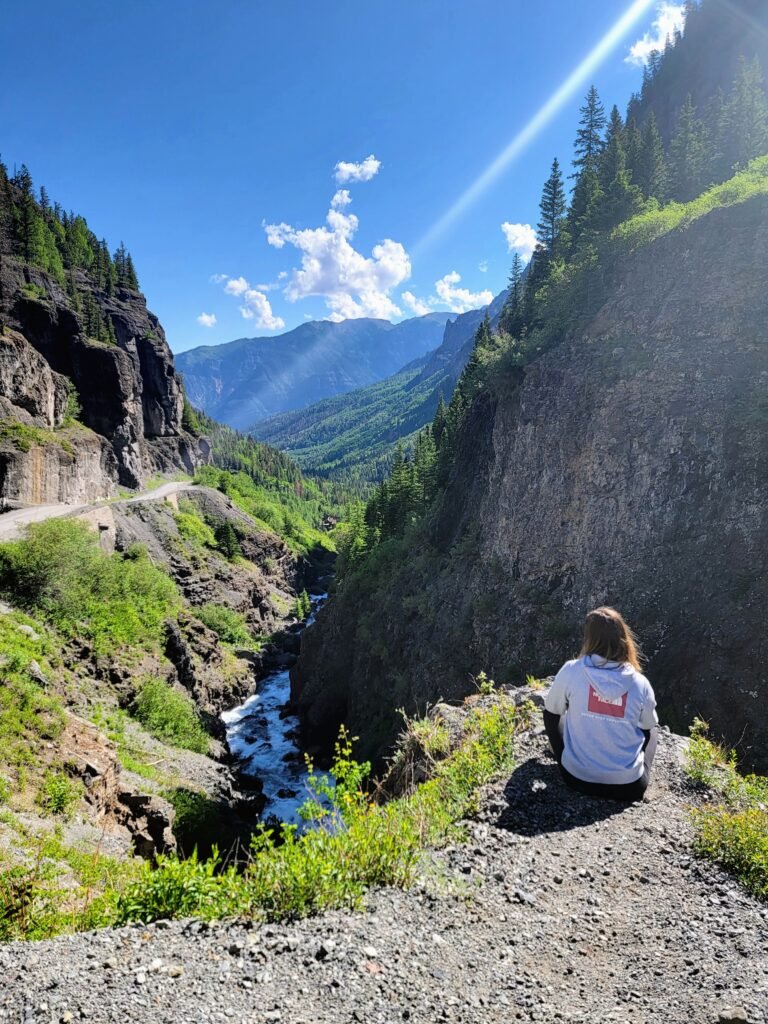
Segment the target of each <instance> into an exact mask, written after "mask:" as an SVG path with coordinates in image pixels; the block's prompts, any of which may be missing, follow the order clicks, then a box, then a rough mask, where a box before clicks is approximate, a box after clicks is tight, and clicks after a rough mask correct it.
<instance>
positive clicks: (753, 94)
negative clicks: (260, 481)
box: [341, 7, 768, 574]
mask: <svg viewBox="0 0 768 1024" xmlns="http://www.w3.org/2000/svg"><path fill="white" fill-rule="evenodd" d="M698 9H699V8H698V7H697V8H696V10H698ZM679 42H680V37H679V36H678V37H677V39H676V40H670V42H669V44H668V46H667V48H666V50H665V51H664V53H660V54H652V55H651V59H650V61H649V65H648V67H647V69H646V71H645V75H644V84H643V91H644V93H645V92H649V91H651V89H652V86H653V83H654V81H655V78H656V77H657V76H662V75H663V74H664V69H665V65H666V62H668V61H670V60H671V59H672V56H671V55H672V54H673V52H674V50H675V48H676V44H679ZM641 100H642V97H633V99H632V100H631V101H630V104H629V108H628V116H627V119H626V120H625V119H624V118H622V116H621V113H620V112H619V110H618V108H617V107H615V106H614V107H613V109H612V110H611V111H610V113H609V114H606V111H605V107H604V106H603V103H602V102H601V100H600V97H599V95H598V92H597V90H596V89H595V87H594V86H593V87H591V88H590V89H589V91H588V93H587V95H586V98H585V100H584V104H583V106H582V107H581V108H580V111H579V114H580V118H579V124H578V129H577V132H576V138H575V141H574V153H573V160H572V172H571V175H570V181H571V190H570V197H569V196H568V192H567V188H566V182H565V179H564V175H563V171H562V168H561V166H560V163H559V161H558V160H557V159H555V160H553V162H552V166H551V169H550V173H549V175H548V177H547V179H546V181H545V183H544V187H543V190H542V195H541V201H540V204H539V221H538V224H537V228H536V248H535V250H534V253H533V256H532V259H531V261H530V263H529V265H528V266H527V267H526V266H525V264H524V263H523V260H522V259H521V257H520V256H519V254H515V256H514V258H513V263H512V268H511V273H510V277H509V285H508V290H507V296H506V300H505V303H504V306H503V309H502V311H501V314H500V316H499V320H498V323H497V324H496V325H495V328H494V326H493V325H492V324H491V322H490V319H489V316H488V313H487V312H486V316H485V318H484V320H483V321H482V323H481V325H480V327H479V328H478V330H477V333H476V335H475V339H474V346H473V349H472V352H471V354H470V357H469V360H468V362H467V364H466V366H465V368H464V370H463V371H462V373H461V375H460V377H459V380H458V382H457V384H456V387H455V389H454V392H453V394H452V396H451V398H450V401H449V402H448V403H446V402H445V400H444V399H443V398H442V397H441V399H440V403H439V405H438V408H437V412H436V414H435V417H434V420H433V422H432V424H431V425H429V426H427V427H424V428H423V430H421V431H420V432H419V433H418V434H417V435H416V440H415V443H414V445H413V449H412V451H406V450H405V449H404V448H403V447H402V446H400V447H399V448H398V450H397V453H396V455H395V458H394V461H393V464H392V467H391V470H390V473H389V476H388V478H387V479H386V480H384V481H383V482H382V483H381V484H380V485H379V486H378V487H377V488H376V490H375V492H374V494H373V496H372V497H371V499H370V500H369V501H368V502H367V504H365V503H363V502H355V503H353V505H352V506H350V508H349V510H348V514H347V521H348V526H347V534H346V537H345V539H344V543H343V544H342V555H343V558H342V566H341V572H342V574H343V573H344V572H345V571H348V570H349V569H350V568H354V567H355V566H356V565H358V564H360V563H361V562H362V561H363V560H364V558H365V557H366V555H367V554H368V553H370V552H371V551H372V550H374V549H375V548H376V547H377V546H378V545H379V544H381V543H382V542H384V541H387V540H389V539H392V538H399V537H402V536H403V535H404V533H405V532H406V530H407V529H408V527H409V526H410V525H411V524H413V523H415V522H417V521H418V520H419V519H420V518H421V517H422V516H424V514H425V513H426V512H427V511H428V509H429V508H430V507H431V505H432V504H433V502H434V500H435V498H436V497H437V495H438V494H439V493H440V492H441V491H442V490H443V489H444V488H445V485H446V483H447V481H448V476H449V473H450V468H451V465H452V464H453V461H454V457H455V453H456V449H457V444H458V438H459V434H460V431H461V427H462V423H463V421H464V418H465V416H466V413H467V411H468V409H469V408H470V406H471V404H472V401H473V399H474V397H475V395H476V394H477V392H478V391H479V390H480V389H481V388H482V387H483V385H484V382H485V367H486V366H487V365H489V364H491V363H492V362H493V361H494V359H495V357H496V356H497V355H498V354H499V352H502V351H503V352H505V353H507V354H508V355H510V356H511V361H512V363H513V365H515V364H516V365H524V364H525V363H526V362H527V361H528V360H529V359H530V358H532V357H533V356H534V355H535V354H536V352H537V351H538V350H537V349H535V347H534V346H533V345H532V344H531V343H530V339H531V338H532V336H535V333H536V331H537V329H538V328H540V326H541V323H542V318H543V317H544V316H545V315H546V306H547V302H546V299H547V291H548V288H547V286H548V285H551V284H552V283H553V282H555V283H556V282H557V280H558V278H559V277H561V276H562V275H563V274H564V272H565V270H566V268H568V267H571V266H574V265H580V266H589V265H590V262H591V263H596V262H598V261H599V258H600V248H599V245H598V243H599V242H601V241H602V240H604V239H606V238H607V237H609V236H610V235H611V232H612V231H613V229H614V228H616V227H617V226H618V225H619V224H621V223H622V222H624V221H627V220H629V219H630V218H632V217H634V216H636V215H637V214H640V213H643V212H646V211H651V210H656V209H660V208H661V207H663V206H665V205H667V204H669V203H684V202H688V201H690V200H691V199H694V198H695V197H697V196H698V195H700V194H701V193H702V192H703V191H705V190H706V189H707V188H708V187H709V186H711V185H715V184H719V183H721V182H723V181H725V180H727V179H728V178H729V177H730V176H731V175H732V174H733V173H734V172H735V171H738V170H739V169H742V168H743V167H745V166H746V165H747V164H748V163H749V162H750V161H751V160H753V159H754V158H756V157H758V156H761V155H763V154H765V153H768V98H767V97H766V90H765V82H764V78H763V71H762V67H761V65H760V61H759V59H758V58H757V57H756V56H755V57H753V58H751V59H749V60H748V59H746V58H745V57H743V56H742V57H740V58H739V59H738V62H737V64H736V72H735V77H734V79H733V81H732V83H731V86H730V89H729V90H728V91H727V92H725V91H724V90H722V89H721V88H718V89H717V90H716V91H715V92H714V94H713V95H712V96H711V97H710V98H709V100H708V102H707V103H706V106H704V107H703V108H702V109H699V108H697V107H696V106H695V105H694V102H693V99H692V96H691V94H689V93H687V94H686V95H685V97H684V99H683V102H682V104H681V105H680V106H679V109H678V112H677V116H676V119H675V120H674V128H673V130H672V131H671V134H670V135H669V139H668V141H667V142H666V143H665V141H664V138H663V137H662V134H661V132H660V130H659V127H658V125H657V122H656V117H655V114H654V112H653V110H652V109H648V110H647V112H646V115H645V117H644V119H643V120H642V122H639V121H638V116H639V115H640V113H641V111H642V102H641Z"/></svg>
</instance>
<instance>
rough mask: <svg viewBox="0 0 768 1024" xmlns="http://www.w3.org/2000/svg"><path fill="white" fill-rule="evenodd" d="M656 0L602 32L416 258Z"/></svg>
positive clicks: (637, 0)
mask: <svg viewBox="0 0 768 1024" xmlns="http://www.w3.org/2000/svg"><path fill="white" fill-rule="evenodd" d="M655 2H656V0H634V3H632V4H631V5H630V7H628V8H627V10H626V11H625V12H624V14H622V16H621V17H620V18H619V20H618V21H617V22H616V23H615V24H614V25H613V26H612V27H611V28H610V29H609V30H608V32H606V34H605V35H604V36H603V38H602V39H601V40H600V41H599V42H598V43H597V45H596V46H595V47H594V48H593V49H592V50H591V52H590V53H589V54H587V56H586V57H585V58H584V60H583V61H582V62H581V63H580V64H579V65H578V67H576V68H574V70H573V71H572V72H571V73H570V75H568V77H567V78H566V79H565V81H564V82H563V83H562V84H561V85H560V86H559V88H558V89H557V90H556V91H555V92H554V93H553V94H552V95H551V96H550V97H549V99H548V100H547V102H546V103H545V104H544V106H543V107H541V108H540V110H538V111H537V113H536V114H534V116H533V117H532V118H531V120H530V121H529V122H528V124H526V125H525V127H524V128H523V129H522V130H521V131H519V132H518V133H517V135H515V137H514V138H513V139H512V141H511V142H510V143H509V144H508V145H507V146H506V147H505V148H504V149H503V150H502V151H501V152H500V153H499V155H498V156H497V157H496V158H495V159H494V160H492V161H491V163H490V164H489V165H488V167H486V169H485V170H484V171H483V173H482V174H481V175H480V176H479V177H478V178H476V179H475V181H473V182H472V184H471V185H470V186H469V188H468V189H467V190H466V191H465V192H464V193H463V194H462V195H461V196H459V198H458V199H457V200H456V202H455V203H454V204H453V205H452V206H451V207H450V209H448V210H447V211H446V212H445V213H444V214H443V216H442V217H440V219H439V220H438V221H437V222H436V223H435V224H434V225H433V226H432V227H431V228H430V229H429V231H428V232H427V233H426V234H425V235H424V236H423V237H422V238H421V239H420V240H419V241H418V242H417V243H416V245H415V246H414V249H413V253H414V254H418V253H419V252H420V251H422V250H423V249H425V248H427V247H428V246H429V245H431V244H432V243H433V242H434V241H435V240H436V239H437V238H438V237H439V236H440V235H442V234H443V233H444V232H445V231H446V230H447V228H449V227H450V226H451V225H452V224H453V223H455V221H457V220H458V219H459V217H461V216H462V214H464V213H466V211H467V210H468V209H469V208H470V206H472V205H473V204H474V203H475V202H477V200H478V199H479V198H480V196H481V195H482V194H483V193H484V192H485V191H486V190H487V189H488V188H489V187H490V186H491V185H492V184H493V183H494V182H495V181H496V180H497V178H499V176H500V175H501V174H503V173H504V171H505V170H506V169H507V168H508V167H509V166H510V164H511V163H512V162H513V161H514V160H516V159H517V157H519V156H520V154H521V153H523V152H524V150H525V149H526V148H527V147H528V146H529V145H530V143H531V142H532V141H533V140H534V139H535V138H536V137H537V136H538V135H539V134H540V133H541V132H542V131H543V130H544V128H546V126H547V125H548V124H549V123H550V122H551V121H552V120H553V118H555V117H556V116H557V115H558V114H559V113H560V111H561V110H562V109H563V107H564V106H565V105H566V103H568V102H569V101H570V100H571V99H572V98H573V96H574V95H575V94H576V92H577V91H578V90H579V89H580V88H581V87H582V86H583V85H584V84H585V83H586V82H587V81H588V80H589V78H590V76H591V75H592V74H593V73H594V72H595V71H596V70H597V68H598V67H599V66H600V65H601V64H602V63H603V61H604V60H605V59H606V58H607V57H608V56H610V54H611V53H612V52H613V50H614V49H615V48H616V46H618V44H619V43H620V42H621V40H622V39H623V37H624V36H625V35H626V33H627V32H628V31H629V30H630V29H631V28H632V26H633V25H634V24H635V22H637V21H639V20H640V18H642V17H643V15H644V14H646V13H647V11H648V10H649V9H650V8H651V7H653V5H654V3H655Z"/></svg>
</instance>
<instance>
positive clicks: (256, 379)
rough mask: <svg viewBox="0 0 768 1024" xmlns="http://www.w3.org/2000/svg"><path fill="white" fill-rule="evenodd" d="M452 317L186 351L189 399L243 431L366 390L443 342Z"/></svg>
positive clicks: (328, 326) (344, 325)
mask: <svg viewBox="0 0 768 1024" xmlns="http://www.w3.org/2000/svg"><path fill="white" fill-rule="evenodd" d="M450 317H451V314H450V313H428V314H427V315H426V316H420V317H414V318H412V319H409V320H404V321H402V323H399V324H392V323H389V321H387V320H374V319H370V318H361V319H358V320H345V321H342V322H341V323H333V322H331V321H329V320H313V321H311V322H309V323H306V324H301V325H300V326H299V327H296V328H295V329H294V330H292V331H288V332H287V333H285V334H282V335H278V336H277V337H269V338H239V339H238V340H236V341H232V342H229V343H228V344H224V345H206V346H204V347H201V348H195V349H191V350H189V351H188V352H182V353H180V354H179V355H178V356H177V357H176V366H177V368H178V370H179V371H180V372H181V373H182V374H183V376H184V385H185V388H186V392H187V395H188V397H189V400H190V401H191V402H192V404H193V405H195V406H196V407H197V408H200V409H202V410H203V411H204V412H205V413H207V414H208V415H209V416H213V417H215V418H216V419H218V420H220V421H222V422H223V423H226V424H227V425H228V426H230V427H235V428H237V429H239V430H247V429H249V428H250V427H252V426H253V424H255V423H257V422H259V421H261V420H264V419H266V418H267V417H270V416H273V415H275V414H276V413H282V412H287V411H288V410H291V409H301V408H304V407H305V406H307V405H310V404H312V403H314V402H318V401H321V400H322V399H325V398H329V397H331V396H333V395H339V394H344V393H345V392H348V391H352V390H354V389H355V388H360V387H365V386H366V385H369V384H373V383H375V382H377V381H380V380H382V379H383V378H385V377H388V376H390V375H391V374H393V373H396V372H397V371H398V370H400V369H401V368H402V367H403V366H405V365H406V364H407V363H410V362H411V361H412V360H414V359H418V358H420V357H422V356H424V355H425V354H426V353H427V352H430V351H431V350H433V349H434V348H435V347H436V346H437V345H439V344H440V342H441V340H442V338H443V331H444V328H445V325H446V323H447V322H448V320H449V318H450Z"/></svg>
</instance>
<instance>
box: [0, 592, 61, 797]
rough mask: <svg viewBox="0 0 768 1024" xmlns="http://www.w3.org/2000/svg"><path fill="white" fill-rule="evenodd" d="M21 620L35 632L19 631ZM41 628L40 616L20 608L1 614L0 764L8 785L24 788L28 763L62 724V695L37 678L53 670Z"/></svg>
mask: <svg viewBox="0 0 768 1024" xmlns="http://www.w3.org/2000/svg"><path fill="white" fill-rule="evenodd" d="M20 625H24V626H32V628H33V629H34V630H35V633H34V634H33V635H32V636H30V635H29V634H28V633H25V632H22V631H21V630H20V629H19V626H20ZM44 633H45V630H44V629H43V627H42V626H41V625H40V623H39V622H35V621H34V620H30V619H28V618H27V617H26V616H24V615H21V613H19V612H13V613H12V614H10V615H0V680H1V683H0V765H4V766H5V768H6V769H7V770H8V772H9V774H10V777H11V780H12V782H11V787H10V788H11V789H12V790H13V789H22V788H23V781H24V778H23V777H24V775H25V773H26V769H27V768H28V767H30V766H32V765H34V764H36V763H37V762H38V760H39V757H40V751H41V748H42V746H43V744H44V743H45V742H49V741H51V740H55V739H56V738H57V737H58V736H59V735H60V734H61V731H62V729H63V728H64V722H65V718H66V716H65V712H64V708H63V707H62V704H61V701H60V700H59V699H58V697H55V696H54V695H52V694H48V693H46V692H45V690H44V689H43V686H42V685H41V683H40V681H39V680H40V678H42V677H50V676H52V675H53V671H54V669H53V667H52V665H53V657H52V647H51V643H50V640H49V639H48V638H47V637H46V636H45V635H44ZM9 796H10V794H7V795H6V796H5V797H0V799H5V800H7V799H8V798H9Z"/></svg>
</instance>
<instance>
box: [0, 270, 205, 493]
mask: <svg viewBox="0 0 768 1024" xmlns="http://www.w3.org/2000/svg"><path fill="white" fill-rule="evenodd" d="M75 278H76V285H77V294H78V295H84V294H85V295H88V296H90V297H91V298H92V300H93V301H94V303H95V304H96V305H97V306H98V308H99V310H100V312H101V315H102V316H103V317H104V318H106V320H107V321H108V322H109V323H110V324H111V327H112V330H113V332H114V337H115V338H116V343H115V344H111V343H105V342H103V341H96V340H94V339H93V338H90V337H88V335H87V331H86V327H85V323H84V319H83V317H82V315H81V313H79V312H78V311H77V310H76V309H75V308H74V306H73V303H72V301H71V300H70V298H69V296H68V295H67V293H66V292H65V291H64V290H63V289H62V288H61V287H60V286H59V284H58V283H57V282H56V281H55V280H54V279H53V278H51V277H50V276H49V275H48V274H46V273H44V272H43V271H42V270H40V269H38V268H35V267H31V266H29V265H27V264H24V263H22V262H20V261H18V260H15V259H13V258H10V257H4V258H3V260H2V266H1V267H0V318H1V319H2V324H3V328H4V330H3V332H2V334H1V335H0V499H4V500H5V501H14V500H15V501H21V502H29V503H41V502H82V501H90V500H95V499H97V498H103V497H108V496H110V495H111V494H113V493H114V492H115V490H116V488H117V485H122V486H125V487H131V488H137V487H140V486H141V485H142V484H143V483H144V482H145V481H146V480H147V478H149V477H151V476H152V475H154V474H156V473H158V472H167V471H173V470H179V469H183V470H186V471H188V472H193V471H194V469H195V468H196V467H197V466H199V465H201V464H203V463H205V462H207V461H208V458H209V455H210V452H209V449H208V445H207V442H206V441H205V440H204V439H200V438H195V437H193V436H192V435H190V434H189V433H187V432H186V431H185V430H184V429H183V426H182V411H183V404H184V394H183V390H182V386H181V379H180V377H179V376H178V374H177V373H176V370H175V368H174V363H173V356H172V354H171V351H170V349H169V348H168V344H167V342H166V341H165V336H164V334H163V329H162V327H161V326H160V324H159V322H158V320H157V317H156V316H155V315H154V314H153V313H151V312H150V311H149V310H148V309H147V306H146V300H145V299H144V296H143V295H141V294H140V293H139V292H133V291H130V290H128V289H126V288H117V289H116V290H115V291H114V293H113V294H111V295H110V294H107V293H106V292H99V291H97V290H95V289H94V288H93V286H92V284H91V283H90V281H89V279H88V278H87V276H86V275H84V274H82V273H81V272H79V271H78V272H75ZM75 420H76V421H77V424H76V425H75Z"/></svg>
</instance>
